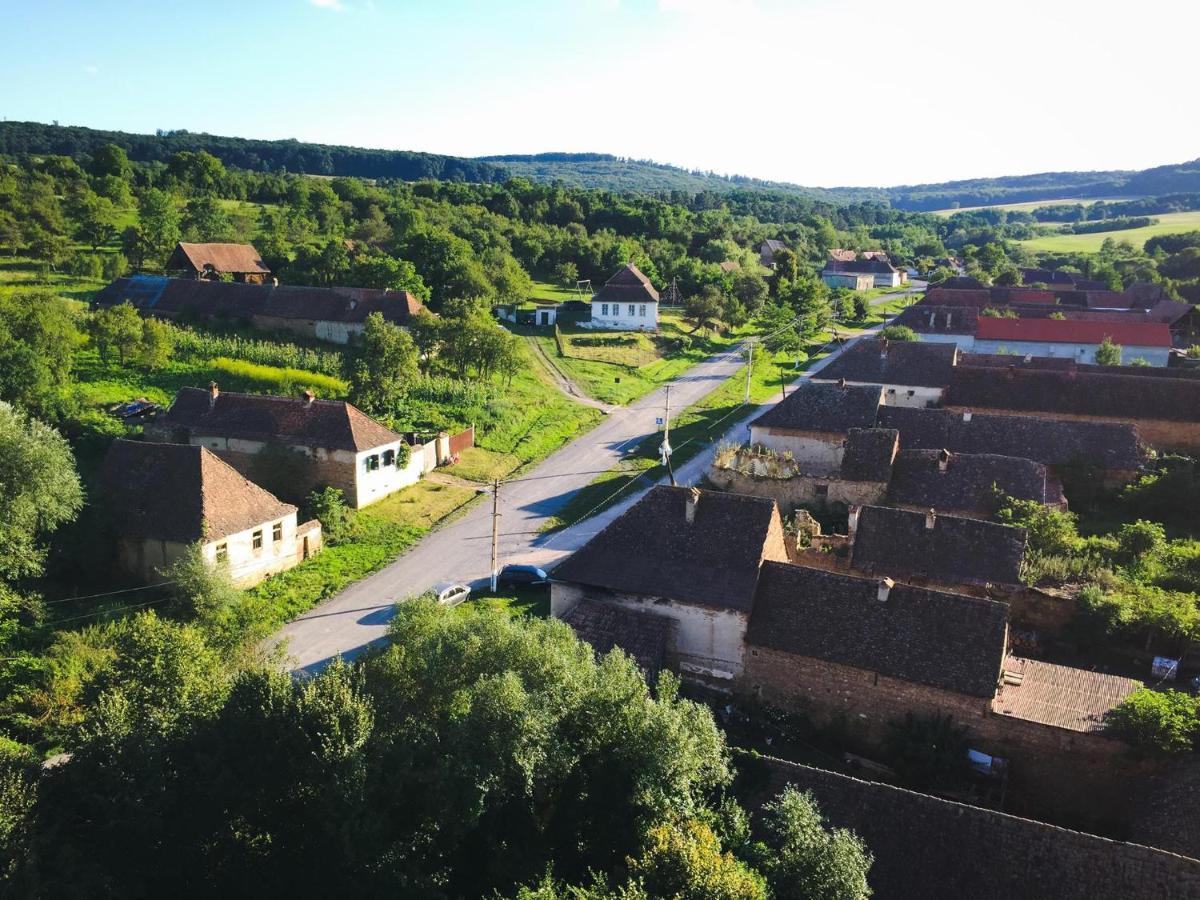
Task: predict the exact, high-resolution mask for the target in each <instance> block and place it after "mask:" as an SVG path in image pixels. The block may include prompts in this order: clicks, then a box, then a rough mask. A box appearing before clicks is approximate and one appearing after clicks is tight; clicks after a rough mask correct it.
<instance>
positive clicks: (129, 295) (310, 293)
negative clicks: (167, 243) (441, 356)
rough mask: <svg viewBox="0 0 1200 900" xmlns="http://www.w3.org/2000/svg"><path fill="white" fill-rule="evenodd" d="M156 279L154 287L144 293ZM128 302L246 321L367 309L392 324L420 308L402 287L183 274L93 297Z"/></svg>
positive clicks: (330, 317) (337, 315)
mask: <svg viewBox="0 0 1200 900" xmlns="http://www.w3.org/2000/svg"><path fill="white" fill-rule="evenodd" d="M152 282H153V283H156V284H157V286H158V288H159V290H157V291H153V292H152V291H149V290H147V285H150V284H151V283H152ZM125 302H129V303H132V304H133V305H134V306H135V307H137V308H138V309H139V310H141V311H142V312H148V313H156V314H163V315H167V316H189V315H190V316H196V317H200V318H214V317H215V318H226V319H235V320H236V319H249V318H251V317H253V316H267V317H272V318H278V319H301V320H306V321H310V322H344V323H347V324H353V323H359V322H362V321H364V320H365V319H366V318H367V316H368V315H370V314H371V313H373V312H378V313H380V314H381V315H382V316H383V317H384V319H386V320H387V321H389V322H394V323H396V324H398V325H404V324H406V323H407V322H408V321H409V320H410V319H411V318H412V317H413V316H414V315H416V313H417V312H419V311H421V310H423V309H424V308H425V307H424V306H422V305H421V301H419V300H418V299H417V298H416V297H414V296H413V295H412V294H410V293H408V292H407V291H383V290H375V289H373V288H342V287H339V288H320V287H304V286H283V287H277V286H275V285H270V284H241V283H239V282H229V281H195V280H192V279H187V278H162V279H147V278H118V279H117V280H116V281H114V282H113V283H112V284H110V285H108V286H107V287H105V288H104V289H103V290H102V291H100V293H98V294H97V295H96V299H95V303H96V305H97V306H102V307H103V306H113V305H117V304H120V303H125Z"/></svg>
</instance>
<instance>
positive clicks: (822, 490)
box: [813, 484, 829, 497]
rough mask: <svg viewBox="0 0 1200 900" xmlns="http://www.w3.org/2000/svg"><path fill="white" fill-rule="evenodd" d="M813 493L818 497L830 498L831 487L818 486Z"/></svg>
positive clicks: (825, 485)
mask: <svg viewBox="0 0 1200 900" xmlns="http://www.w3.org/2000/svg"><path fill="white" fill-rule="evenodd" d="M813 493H814V494H815V495H816V496H818V497H828V496H829V485H827V484H818V485H816V486H815V487H813Z"/></svg>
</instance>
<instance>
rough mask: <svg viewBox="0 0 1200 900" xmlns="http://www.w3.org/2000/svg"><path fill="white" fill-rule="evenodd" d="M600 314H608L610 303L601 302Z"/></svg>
mask: <svg viewBox="0 0 1200 900" xmlns="http://www.w3.org/2000/svg"><path fill="white" fill-rule="evenodd" d="M600 315H602V316H607V315H608V304H607V303H601V304H600Z"/></svg>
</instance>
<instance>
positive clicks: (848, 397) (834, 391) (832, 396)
mask: <svg viewBox="0 0 1200 900" xmlns="http://www.w3.org/2000/svg"><path fill="white" fill-rule="evenodd" d="M882 396H883V388H881V387H879V386H878V385H844V386H843V385H839V384H836V383H826V382H821V383H817V382H813V381H806V382H803V383H802V384H800V385H798V386H797V387H796V388H794V389H793V390H792V393H791V394H789V395H788V397H787V399H785V400H781V401H780V402H779V403H777V404H775V406H773V407H771V408H770V409H769V410H767V411H766V412H765V413H763V414H762V415H761V416H759V417H758V418H757V419H755V420H754V421H753V422H752V423H751V424H752V425H758V426H762V427H767V428H790V429H793V430H795V431H829V432H839V433H843V434H844V433H845V432H847V431H849V430H850V429H851V428H870V427H871V426H872V425H874V424H875V411H876V409H877V408H878V406H879V400H880V398H881V397H882Z"/></svg>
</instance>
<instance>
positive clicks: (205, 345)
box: [173, 325, 345, 378]
mask: <svg viewBox="0 0 1200 900" xmlns="http://www.w3.org/2000/svg"><path fill="white" fill-rule="evenodd" d="M173 331H174V334H175V355H176V357H177V358H178V359H183V360H195V359H200V360H206V359H213V358H216V357H225V358H227V359H238V360H242V361H244V362H248V363H255V364H257V365H262V366H280V367H284V368H289V369H303V370H304V371H307V372H319V373H321V374H322V375H332V376H333V377H335V378H342V377H343V375H344V373H345V357H344V355H343V353H342V352H341V351H340V350H319V349H315V348H312V347H302V346H300V345H299V344H292V343H288V342H284V341H263V340H257V339H251V338H244V337H239V336H238V335H226V334H208V333H204V332H199V331H192V330H191V329H190V328H184V327H181V326H178V325H176V326H173Z"/></svg>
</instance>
